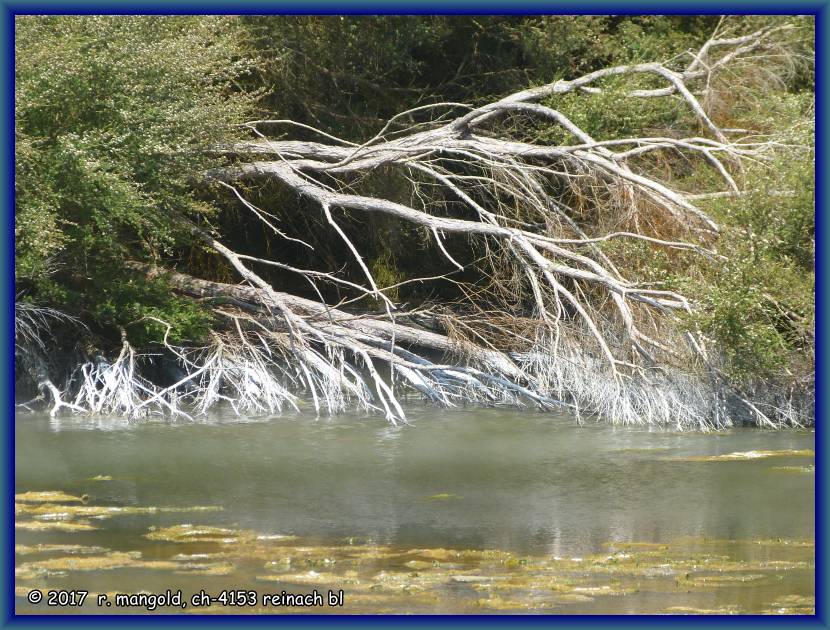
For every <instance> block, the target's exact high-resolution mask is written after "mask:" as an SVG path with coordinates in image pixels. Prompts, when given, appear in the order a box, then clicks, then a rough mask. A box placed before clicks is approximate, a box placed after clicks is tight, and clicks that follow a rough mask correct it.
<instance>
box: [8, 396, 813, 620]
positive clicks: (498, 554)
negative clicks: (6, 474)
mask: <svg viewBox="0 0 830 630" xmlns="http://www.w3.org/2000/svg"><path fill="white" fill-rule="evenodd" d="M408 415H409V419H410V423H411V424H410V425H409V426H400V427H393V426H389V425H387V424H385V423H384V422H383V420H382V419H379V418H377V417H364V416H358V415H345V416H340V417H337V418H320V419H318V418H316V417H314V416H310V415H304V414H298V415H290V416H289V415H287V416H282V417H274V418H257V419H239V418H237V417H235V416H230V415H228V416H222V415H216V416H213V417H211V418H209V419H208V420H205V421H202V422H197V423H168V422H163V421H156V422H142V423H130V422H127V421H124V420H122V419H112V418H85V417H60V418H49V417H48V416H46V415H41V414H28V413H26V414H21V415H18V416H17V418H16V428H15V434H16V438H15V447H16V453H15V492H16V494H17V502H16V506H17V509H16V540H15V543H16V552H17V553H16V567H17V572H16V587H17V588H16V593H17V595H18V597H17V600H16V602H17V610H18V612H40V613H72V612H85V613H95V612H105V613H141V612H145V613H146V612H147V606H152V604H150V603H148V600H144V601H142V602H138V603H140V604H142V605H143V606H144V607H143V608H142V607H139V608H127V607H125V606H121V605H116V604H115V600H114V598H115V596H116V594H117V593H149V594H160V593H166V591H167V589H170V590H171V592H175V591H177V590H179V589H181V590H182V592H183V597H184V601H185V604H184V606H180V605H178V604H176V605H175V606H173V607H165V608H159V609H157V612H158V611H161V612H166V613H170V612H183V613H193V612H196V613H204V612H224V613H228V612H231V613H248V612H267V613H280V612H283V613H285V612H291V613H296V612H311V613H339V612H346V613H348V612H385V613H394V612H401V613H404V612H428V613H436V612H439V613H441V612H447V613H454V612H462V613H503V612H506V613H512V612H520V613H569V614H580V613H631V612H634V613H683V612H691V613H696V612H717V613H724V612H726V613H747V612H749V613H759V612H760V613H812V611H813V607H814V600H813V597H814V544H813V541H814V535H815V531H814V472H813V465H814V457H813V452H812V451H813V449H814V433H813V432H811V431H781V432H771V431H761V430H756V429H734V430H731V431H727V432H718V433H710V434H698V433H675V432H669V431H664V430H647V429H637V428H622V427H611V426H609V425H606V424H599V423H598V424H593V423H588V424H585V425H584V426H578V424H577V423H576V422H575V420H574V419H573V418H571V417H568V416H561V415H555V414H539V413H531V412H519V411H509V410H494V409H469V410H460V411H459V410H453V411H444V410H438V409H434V408H429V407H413V408H410V409H409V410H408ZM224 589H244V590H245V591H246V592H247V591H256V598H257V599H256V601H248V600H247V599H246V600H245V601H244V602H242V603H245V604H248V603H252V604H254V605H253V606H240V607H234V606H231V605H230V603H231V602H229V601H228V600H227V598H225V601H224V602H211V604H210V606H207V605H203V606H201V607H199V606H194V605H193V604H192V602H191V597H192V595H193V594H194V593H199V592H200V591H201V590H204V591H205V592H206V593H207V594H208V595H211V596H220V595H221V593H222V591H223V590H224ZM341 589H342V590H343V603H344V606H343V607H342V608H341V607H337V606H330V605H328V603H326V605H324V606H323V607H322V608H320V607H316V608H313V607H300V606H295V607H286V606H278V605H276V604H275V603H274V602H273V601H268V602H265V603H263V595H264V594H265V593H277V594H279V593H282V591H286V592H287V593H290V594H303V593H312V594H313V592H314V591H315V590H316V591H318V592H319V593H321V595H325V596H327V595H328V591H332V592H333V593H335V594H336V593H337V592H338V591H339V590H341ZM32 590H39V591H42V593H43V594H44V596H45V597H44V599H43V601H41V602H38V603H35V604H33V603H30V602H29V601H28V599H27V596H28V594H29V593H30V592H31V591H32ZM50 590H67V591H73V590H74V591H78V590H84V591H89V592H90V593H91V595H89V597H88V598H87V599H86V600H85V601H84V603H83V605H82V606H80V607H78V606H69V607H57V606H49V605H48V603H47V600H48V599H49V597H52V598H53V599H54V600H55V602H56V601H57V598H58V596H56V595H54V594H53V595H51V596H49V595H48V591H50ZM99 594H103V595H105V596H106V598H107V599H106V602H105V601H104V600H102V601H101V605H100V606H99V605H98V600H97V597H98V595H99ZM61 597H63V598H64V599H66V597H69V596H61ZM245 597H246V598H247V597H253V595H246V596H245ZM35 599H36V596H35ZM107 603H108V604H109V605H107ZM123 603H124V602H123V601H120V602H119V604H123ZM133 603H136V602H133ZM236 603H239V602H236ZM293 603H297V602H296V601H295V602H293ZM335 603H336V602H335ZM223 604H224V605H223Z"/></svg>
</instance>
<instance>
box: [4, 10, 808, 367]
mask: <svg viewBox="0 0 830 630" xmlns="http://www.w3.org/2000/svg"><path fill="white" fill-rule="evenodd" d="M719 19H720V18H718V17H716V16H703V17H695V16H593V17H592V16H536V17H498V16H474V17H448V16H432V17H415V16H388V17H355V16H351V17H340V16H331V17H283V16H268V17H262V16H248V17H244V18H214V17H97V16H84V17H59V16H55V17H22V18H18V20H17V22H16V36H17V39H16V48H15V52H16V136H17V138H16V143H17V144H16V195H17V206H16V214H15V216H16V231H15V236H16V280H17V284H18V291H19V292H21V295H22V299H28V300H33V301H35V302H37V303H40V304H43V305H49V306H55V307H58V308H60V309H62V310H64V311H66V312H68V313H71V314H73V315H77V316H79V317H81V318H82V319H83V320H84V321H86V322H88V323H89V324H90V325H92V327H93V328H94V329H95V330H96V331H97V332H98V333H99V334H102V335H103V336H104V337H108V338H109V339H111V340H113V341H114V340H116V339H117V333H118V327H119V326H124V325H127V324H131V323H132V322H135V321H136V320H140V319H141V318H142V317H144V316H146V315H152V316H156V317H159V318H161V319H165V320H166V321H168V322H170V323H171V324H172V325H173V327H174V332H173V335H174V338H175V339H198V338H199V337H201V336H203V335H204V334H205V333H206V331H207V330H208V329H209V326H210V320H209V317H208V316H207V315H206V314H205V313H204V312H203V311H202V310H201V308H200V307H199V306H198V305H197V304H196V303H195V302H192V301H188V300H184V299H180V298H173V296H172V294H171V293H170V291H169V290H168V289H167V288H166V287H165V285H164V284H163V282H161V281H155V282H147V281H146V280H142V279H140V278H138V277H137V276H135V275H134V274H131V273H130V272H129V271H128V270H127V268H126V267H125V266H124V265H123V261H124V260H126V259H136V260H141V261H153V262H167V263H181V264H183V265H184V266H185V267H186V268H187V269H189V270H190V271H193V272H198V273H199V274H201V275H203V276H206V277H213V278H215V279H221V280H225V281H227V280H230V279H231V278H233V274H231V273H229V272H228V270H227V268H226V266H224V267H223V266H222V265H221V264H218V263H216V261H215V259H214V258H212V257H211V256H210V255H207V254H205V252H204V250H203V249H202V247H201V246H200V245H198V244H196V243H194V242H193V241H192V237H191V236H190V235H189V234H186V233H182V232H180V231H179V230H178V229H177V228H176V227H175V226H174V224H173V223H172V222H171V221H170V220H169V214H168V213H169V212H170V211H175V212H178V213H183V214H187V215H189V216H191V217H193V218H196V219H198V220H200V221H202V222H212V223H213V224H214V225H216V226H217V227H219V228H220V229H221V231H222V233H223V236H225V237H226V238H228V239H230V240H231V241H233V240H234V239H239V240H244V241H245V242H246V243H247V244H248V246H249V252H250V253H252V254H255V255H256V254H258V253H267V252H268V251H269V248H273V247H275V246H277V245H276V244H275V243H274V242H272V241H270V240H269V239H268V237H267V236H265V235H262V234H259V233H257V234H251V233H250V232H249V225H248V222H247V220H246V215H244V214H240V213H238V212H235V211H231V208H232V200H231V202H227V203H226V202H224V201H218V202H217V204H218V205H212V204H209V203H206V202H205V201H204V198H207V197H204V198H200V197H199V195H198V194H197V193H194V186H193V181H192V178H193V176H194V175H195V174H198V173H199V172H200V171H202V170H204V169H205V168H208V167H210V166H213V165H216V164H218V163H220V162H221V160H222V158H220V157H217V156H216V155H215V154H212V153H211V152H210V151H207V150H206V149H207V148H209V147H211V146H212V145H214V144H215V143H217V142H219V141H227V140H229V139H233V138H237V137H244V135H245V133H247V130H246V129H245V127H244V126H243V125H241V123H244V122H245V121H247V120H251V119H284V118H291V119H294V120H297V121H298V122H301V123H306V124H309V125H314V126H317V127H320V128H323V129H325V130H326V131H328V132H329V133H332V134H334V135H337V136H340V137H343V138H347V139H351V140H364V139H366V138H367V137H369V136H371V135H372V134H373V133H375V132H376V131H377V130H378V129H379V128H380V127H381V126H382V124H383V122H384V121H385V120H386V119H387V118H389V117H390V116H392V115H394V114H396V113H398V112H399V111H402V110H406V109H409V108H410V107H413V106H415V105H419V104H423V103H428V102H441V101H453V102H466V103H481V102H483V101H485V100H487V99H492V98H496V97H499V96H502V95H504V94H506V93H509V92H511V91H515V90H518V89H522V88H525V87H527V86H528V85H533V84H540V83H543V82H548V81H552V80H555V79H557V78H562V77H574V76H576V75H578V74H580V73H584V72H589V71H591V70H595V69H597V68H600V67H604V66H608V65H611V64H617V63H629V62H639V61H653V60H673V61H671V63H672V64H673V65H674V66H675V67H678V68H682V67H683V66H685V65H686V64H687V63H688V62H689V60H690V57H689V56H688V53H687V52H686V51H688V50H689V49H692V48H695V47H698V46H699V45H700V44H701V42H702V41H705V39H706V38H707V37H708V36H709V35H710V34H711V32H712V30H713V28H714V27H715V26H716V25H717V24H718V21H719ZM730 19H731V20H732V23H733V24H734V25H735V26H736V27H740V28H742V29H743V30H744V31H747V30H750V29H752V28H756V27H757V26H759V25H762V24H767V23H769V22H771V21H774V20H778V21H781V20H782V18H780V17H746V18H730ZM795 23H796V24H797V25H798V28H797V29H795V30H794V31H793V32H792V34H791V35H788V36H787V37H788V38H789V41H785V42H784V44H783V45H782V51H781V54H780V55H777V56H773V57H770V58H766V59H764V60H761V61H759V62H758V64H755V65H753V63H752V60H751V59H750V60H749V62H747V63H745V64H744V65H739V66H738V67H736V68H734V69H732V70H730V72H729V73H724V75H722V76H721V77H720V78H719V81H720V83H719V84H716V85H713V86H711V88H712V90H711V92H710V97H709V98H708V99H707V100H706V102H705V103H704V105H705V106H706V107H707V109H708V111H709V112H710V115H712V116H713V117H714V118H715V119H716V121H717V122H718V123H719V124H721V125H724V126H728V127H733V128H734V127H739V128H743V129H747V130H749V131H750V132H753V133H757V134H764V135H765V136H766V137H770V136H774V137H776V138H778V139H779V140H780V142H781V143H782V149H781V151H780V152H779V157H778V159H777V160H776V161H774V162H773V163H772V164H769V165H758V166H753V167H751V168H748V169H747V170H746V171H745V172H744V173H742V174H741V175H739V180H740V184H741V185H742V186H743V187H744V188H746V189H748V190H752V191H754V192H752V193H751V194H748V195H745V196H741V197H738V198H725V199H717V200H713V201H706V202H701V203H702V204H706V209H707V211H710V212H711V213H712V214H713V215H715V217H716V218H717V220H718V221H719V222H720V223H721V225H722V226H723V230H722V234H721V235H720V237H719V240H718V242H715V243H710V246H712V247H714V248H716V249H717V250H718V251H719V252H721V253H722V254H725V255H726V256H727V257H728V258H729V260H728V261H727V262H713V261H711V260H708V259H705V258H702V257H698V256H694V255H689V254H678V253H676V252H666V251H663V250H655V249H653V248H649V247H643V246H641V244H637V243H635V244H625V243H609V244H607V247H605V249H606V250H607V252H608V254H609V255H610V256H612V257H613V258H614V259H615V260H616V261H621V262H622V263H624V264H625V265H626V268H628V269H630V270H632V274H633V275H634V279H640V280H644V281H650V282H658V283H662V284H663V285H664V286H666V287H668V288H678V289H681V290H683V291H684V292H685V293H686V294H688V295H690V296H691V297H692V298H693V299H694V300H695V301H696V304H697V306H698V309H697V312H696V314H695V316H694V317H693V318H691V319H689V321H687V322H686V324H685V325H688V326H691V327H693V328H700V329H701V330H702V331H703V332H704V333H705V334H706V335H707V336H709V337H710V338H712V339H713V340H715V341H716V342H717V343H718V345H719V346H720V347H721V348H722V349H723V352H724V357H725V361H726V364H725V369H726V371H727V372H728V373H729V374H730V375H732V376H734V377H736V378H738V379H753V378H757V377H761V376H770V375H774V376H781V375H786V374H788V373H789V374H796V375H802V376H803V375H804V374H809V373H810V372H811V370H812V344H813V338H812V327H813V324H814V293H813V291H814V286H813V284H814V275H813V256H814V247H815V245H814V239H815V230H814V218H813V217H814V214H813V196H812V191H813V178H814V174H813V173H814V171H813V162H812V150H811V147H812V143H813V140H812V133H813V126H812V121H813V119H814V118H815V112H814V110H813V89H814V81H813V78H812V77H813V73H812V66H811V57H812V23H811V21H810V20H809V19H807V18H797V19H796V20H795ZM760 65H763V66H764V68H765V70H763V71H760V70H758V69H757V67H756V66H760ZM635 81H636V79H635ZM623 83H625V85H626V86H627V87H629V88H630V87H631V85H632V82H631V79H626V81H625V82H623V81H622V80H608V81H606V82H605V83H604V84H603V87H604V88H605V91H604V93H603V94H602V95H591V94H582V93H573V94H570V95H568V96H566V97H564V98H559V99H552V100H551V101H550V102H549V104H550V105H551V106H552V107H556V108H557V109H559V110H561V111H562V112H564V113H565V114H567V115H568V116H570V117H571V118H572V119H573V120H574V121H575V122H577V124H579V125H580V126H582V127H583V128H584V129H585V130H586V131H587V132H588V133H590V134H595V135H596V136H598V137H603V138H614V137H625V136H630V135H635V134H643V133H648V134H652V133H653V134H654V135H659V134H668V135H694V134H698V133H702V130H700V128H699V127H698V123H697V121H696V120H695V119H694V118H693V117H691V116H690V115H689V111H688V108H687V107H686V106H685V105H684V104H682V103H681V102H680V101H679V100H678V99H648V100H645V101H644V100H638V99H630V98H625V97H623V96H622V88H623ZM648 85H651V84H650V83H649V80H648V79H643V80H642V86H643V87H645V86H648ZM428 115H432V114H424V115H423V116H428ZM422 119H423V118H422ZM413 120H417V117H416V118H415V119H413ZM408 122H412V121H408ZM517 124H520V123H517ZM269 131H273V133H275V134H276V135H279V134H282V133H284V132H285V131H286V128H285V127H275V128H274V129H273V130H271V129H269ZM290 133H291V134H292V135H293V136H295V137H296V136H298V135H299V136H300V137H302V136H303V135H304V133H305V132H303V131H301V130H296V129H292V130H291V131H290ZM525 133H526V136H527V138H528V139H529V140H542V141H551V142H560V141H565V140H566V137H565V136H564V135H563V134H562V132H561V131H560V130H559V129H558V128H554V127H546V126H544V125H542V126H540V125H536V126H535V127H533V128H528V129H526V130H525ZM309 137H310V136H309ZM783 145H787V147H783ZM796 145H797V146H796ZM659 168H661V169H663V170H664V171H665V172H666V173H667V174H669V173H670V174H671V176H672V179H673V180H674V181H680V182H681V184H682V185H683V187H684V188H685V189H686V190H688V191H689V192H704V191H708V190H711V189H712V184H713V182H714V181H715V178H714V177H713V175H712V173H711V170H710V169H709V168H708V167H707V166H706V164H705V163H704V161H702V160H700V163H698V161H694V162H687V161H684V160H681V159H678V158H677V156H676V155H671V154H666V155H665V156H664V159H663V161H662V163H660V164H659ZM369 185H376V186H379V187H383V186H385V187H391V186H397V182H395V181H394V180H392V179H391V178H385V177H382V176H381V177H378V178H377V183H376V184H375V183H372V182H369ZM404 189H405V187H402V191H403V190H404ZM401 194H402V195H403V194H404V193H403V192H401ZM251 195H252V196H254V197H255V198H256V199H257V201H260V202H263V203H268V207H274V208H281V209H282V210H277V212H281V213H282V215H283V218H284V220H285V221H287V222H292V221H293V222H296V224H297V225H301V226H305V229H306V231H307V232H309V234H310V238H311V239H318V240H319V239H324V238H325V235H324V234H323V233H321V232H320V231H319V230H315V229H313V228H314V225H315V224H314V220H313V219H309V218H308V217H307V216H305V215H304V214H303V213H302V212H297V211H296V208H295V207H294V205H292V204H296V200H295V199H294V198H293V197H292V196H291V195H285V194H284V193H282V192H280V191H278V190H274V189H272V188H270V187H264V188H263V189H261V190H258V191H251ZM217 199H220V200H221V199H222V197H221V196H218V197H217ZM605 210H606V209H605V208H603V207H602V206H595V207H592V208H589V209H587V210H586V214H585V216H584V217H582V219H583V220H584V221H585V222H586V227H587V228H588V231H590V222H591V221H594V222H602V221H613V219H614V218H613V217H610V218H609V216H608V215H607V212H605ZM361 221H365V219H360V218H348V219H347V223H348V222H351V223H348V225H349V226H350V227H349V229H350V230H352V233H354V234H355V235H356V236H355V237H356V238H360V239H363V242H362V243H361V244H360V245H361V251H365V252H367V256H368V257H369V259H370V260H369V262H370V264H371V265H372V267H373V268H374V269H375V270H376V271H377V272H379V273H382V274H383V275H384V277H385V278H387V279H388V280H390V281H392V280H398V279H403V278H406V277H410V276H412V275H415V274H416V272H418V271H419V269H417V266H418V265H423V264H426V262H429V261H425V260H424V257H423V256H422V255H421V254H420V253H419V252H417V251H414V250H411V251H401V250H400V248H398V247H397V244H398V243H399V242H400V239H398V238H396V237H395V225H394V224H389V225H386V224H380V223H378V224H374V225H370V224H369V223H366V222H364V223H361ZM367 227H371V228H372V229H366V228H367ZM309 228H311V229H309ZM315 245H319V247H318V248H317V250H316V251H317V252H319V253H320V255H321V256H324V257H325V256H327V255H328V256H329V257H330V258H331V259H336V258H337V257H338V253H339V252H340V250H339V249H338V248H339V247H342V245H340V244H338V243H337V242H334V243H330V244H329V243H319V242H315ZM304 251H305V250H302V249H298V250H297V252H294V250H293V249H291V247H290V246H286V249H284V250H283V252H284V253H285V255H286V256H288V257H292V256H294V257H296V258H297V262H298V263H303V262H305V261H303V260H302V259H301V258H299V257H301V256H303V255H304ZM342 259H343V257H341V260H342ZM287 262H291V261H287ZM356 273H359V270H356ZM274 277H275V278H277V279H281V278H282V277H281V276H279V275H276V276H274ZM292 289H293V287H292ZM299 290H307V287H306V288H305V289H302V288H300V289H299ZM413 290H414V289H413ZM401 291H402V295H403V292H404V291H410V289H409V288H406V289H404V288H402V289H401ZM412 296H413V294H408V293H407V294H405V295H403V297H405V298H406V299H410V298H412ZM162 332H163V330H162V328H161V327H159V326H157V325H153V324H149V323H147V322H146V321H145V322H143V323H141V324H138V325H134V326H132V327H131V328H130V335H131V338H132V339H133V341H134V343H139V344H140V343H145V342H148V341H151V340H153V339H158V338H159V335H160V334H161V333H162Z"/></svg>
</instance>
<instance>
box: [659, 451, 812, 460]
mask: <svg viewBox="0 0 830 630" xmlns="http://www.w3.org/2000/svg"><path fill="white" fill-rule="evenodd" d="M815 456H816V453H815V451H813V450H811V449H803V450H792V449H785V450H781V451H744V452H735V453H727V454H726V455H694V456H690V457H669V458H666V461H670V462H737V461H748V460H753V459H764V458H767V457H815Z"/></svg>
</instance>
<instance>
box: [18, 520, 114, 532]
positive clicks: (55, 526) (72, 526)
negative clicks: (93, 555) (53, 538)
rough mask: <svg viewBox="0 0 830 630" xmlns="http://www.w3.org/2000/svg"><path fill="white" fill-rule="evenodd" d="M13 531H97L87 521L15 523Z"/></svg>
mask: <svg viewBox="0 0 830 630" xmlns="http://www.w3.org/2000/svg"><path fill="white" fill-rule="evenodd" d="M14 527H15V529H25V530H29V531H50V530H51V531H61V532H87V531H91V530H93V529H98V528H97V527H95V526H94V525H91V524H90V523H89V522H88V521H76V522H72V523H66V522H64V521H17V520H16V521H15V522H14Z"/></svg>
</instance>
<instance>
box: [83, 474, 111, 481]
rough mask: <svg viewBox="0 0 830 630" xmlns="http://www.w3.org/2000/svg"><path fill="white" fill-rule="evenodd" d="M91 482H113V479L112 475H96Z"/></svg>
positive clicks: (91, 478) (90, 479)
mask: <svg viewBox="0 0 830 630" xmlns="http://www.w3.org/2000/svg"><path fill="white" fill-rule="evenodd" d="M89 481H112V477H111V476H110V475H95V476H94V477H90V478H89Z"/></svg>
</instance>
